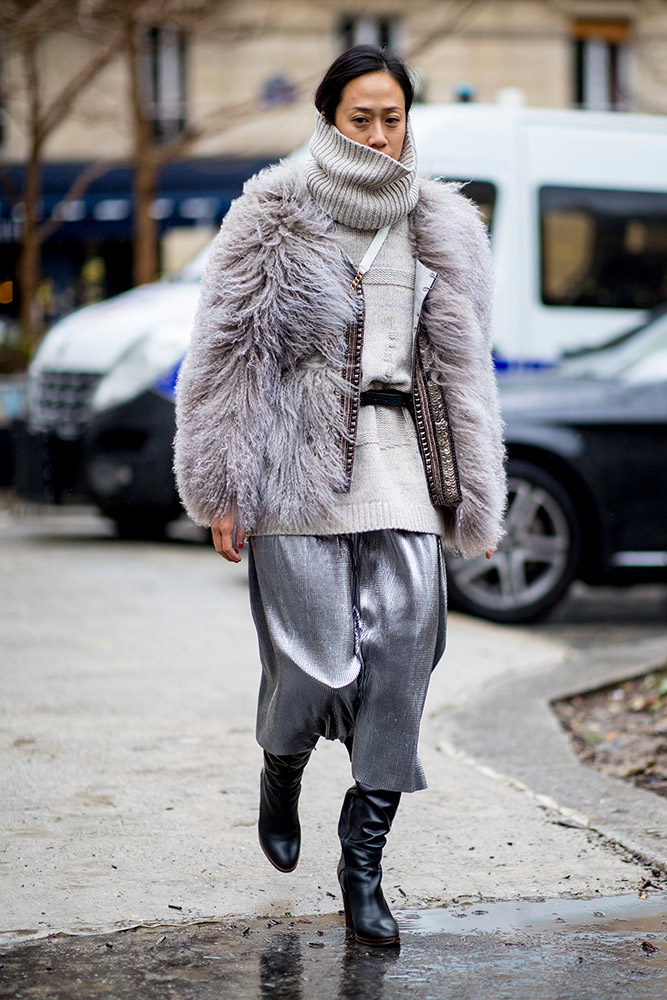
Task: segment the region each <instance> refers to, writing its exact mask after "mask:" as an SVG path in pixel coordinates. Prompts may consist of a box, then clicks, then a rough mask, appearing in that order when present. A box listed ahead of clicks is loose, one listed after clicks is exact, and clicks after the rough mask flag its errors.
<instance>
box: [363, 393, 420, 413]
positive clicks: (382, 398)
mask: <svg viewBox="0 0 667 1000" xmlns="http://www.w3.org/2000/svg"><path fill="white" fill-rule="evenodd" d="M359 402H360V403H361V405H362V406H405V407H407V409H408V410H410V409H412V394H411V393H409V392H399V391H398V389H365V390H364V391H363V392H362V393H361V396H360V397H359Z"/></svg>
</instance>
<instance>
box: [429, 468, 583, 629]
mask: <svg viewBox="0 0 667 1000" xmlns="http://www.w3.org/2000/svg"><path fill="white" fill-rule="evenodd" d="M507 472H508V504H507V514H506V517H505V530H506V531H507V535H506V536H505V538H503V540H502V541H501V543H500V545H499V546H498V549H497V551H496V552H495V553H494V554H493V556H492V557H491V559H486V557H485V556H480V557H479V558H477V559H462V558H458V557H451V556H448V557H447V572H448V585H449V595H450V603H451V605H452V607H455V608H458V609H459V610H460V611H467V612H469V613H470V614H474V615H479V616H480V617H482V618H488V619H489V620H490V621H495V622H516V623H520V622H530V621H534V620H535V619H536V618H539V617H540V616H541V615H543V614H544V613H545V612H546V611H548V610H549V609H550V608H551V607H553V605H554V604H556V602H557V601H558V600H559V599H560V598H561V597H562V596H563V594H564V593H565V591H566V590H567V588H568V587H569V585H570V583H571V582H572V580H573V579H574V576H575V574H576V572H577V568H578V565H579V558H580V554H581V529H580V526H579V521H578V518H577V514H576V510H575V507H574V504H573V503H572V500H571V499H570V496H569V494H568V493H567V491H566V490H565V489H564V488H563V487H562V486H561V484H560V483H559V482H558V480H557V479H555V478H554V477H553V476H551V475H550V474H549V473H548V472H545V471H544V469H542V468H540V467H539V466H537V465H533V464H532V463H531V462H526V461H523V460H520V459H511V460H510V461H509V463H508V468H507Z"/></svg>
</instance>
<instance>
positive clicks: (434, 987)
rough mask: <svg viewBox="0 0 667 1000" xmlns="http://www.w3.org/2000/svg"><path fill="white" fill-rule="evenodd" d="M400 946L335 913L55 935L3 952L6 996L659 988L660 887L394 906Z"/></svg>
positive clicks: (432, 997)
mask: <svg viewBox="0 0 667 1000" xmlns="http://www.w3.org/2000/svg"><path fill="white" fill-rule="evenodd" d="M397 916H398V918H399V924H400V926H401V934H402V945H401V947H400V949H398V948H391V949H372V948H367V947H363V946H360V945H357V944H356V943H355V942H354V940H352V939H351V937H350V936H349V935H348V936H346V931H345V929H344V926H343V920H342V917H341V916H340V915H339V916H331V915H328V916H314V917H294V918H290V917H283V918H267V917H265V918H263V919H258V920H255V921H251V922H245V921H238V922H225V923H218V922H215V923H213V922H207V923H200V924H196V925H190V926H187V927H170V926H156V927H138V928H134V929H131V930H126V931H120V932H118V933H116V934H111V935H108V934H107V935H90V936H77V937H72V936H63V935H59V936H57V937H54V938H49V939H46V940H41V941H38V942H33V943H30V944H26V945H18V946H14V947H11V948H9V949H5V950H4V951H2V950H0V998H2V1000H9V998H11V1000H41V998H44V1000H47V998H48V1000H61V998H62V1000H65V998H67V1000H97V998H100V1000H101V998H104V1000H135V998H136V997H137V996H141V997H142V1000H163V998H164V997H167V996H169V997H178V998H182V1000H195V998H196V1000H214V998H215V1000H221V998H226V997H230V998H234V1000H265V998H268V997H272V998H274V1000H306V998H309V1000H310V998H336V1000H359V998H363V1000H394V998H398V997H405V996H406V995H407V996H410V997H415V998H418V1000H436V998H437V1000H447V998H450V997H451V998H456V1000H467V998H470V1000H473V998H474V1000H479V998H482V997H483V998H484V1000H501V998H502V1000H505V998H507V1000H510V998H511V1000H524V998H525V1000H529V998H530V1000H533V998H534V997H536V996H538V997H541V998H548V1000H559V998H563V1000H578V998H581V1000H584V998H585V1000H597V998H600V1000H615V998H617V997H618V998H619V1000H620V998H624V1000H635V998H636V1000H654V998H655V1000H658V998H660V1000H663V998H664V997H665V995H666V994H667V896H666V895H665V894H663V893H655V894H653V895H649V896H648V897H647V898H646V899H641V898H638V897H637V896H629V895H628V896H620V897H609V898H599V897H598V898H596V899H593V900H581V899H550V900H529V901H521V900H512V901H508V902H493V903H479V902H475V903H470V904H468V905H461V904H459V905H455V906H450V907H446V908H441V909H432V910H426V911H424V910H421V911H415V910H406V911H403V912H399V913H398V914H397Z"/></svg>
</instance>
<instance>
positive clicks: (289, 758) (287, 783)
mask: <svg viewBox="0 0 667 1000" xmlns="http://www.w3.org/2000/svg"><path fill="white" fill-rule="evenodd" d="M311 753H312V751H311V750H307V751H306V752H305V753H296V754H288V755H285V756H281V757H279V756H278V755H277V754H272V753H267V752H266V750H265V751H264V767H263V768H262V773H261V776H260V794H259V822H258V824H257V829H258V832H259V843H260V846H261V848H262V850H263V851H264V853H265V854H266V856H267V858H268V859H269V861H270V862H271V864H272V865H273V866H274V868H277V869H278V871H279V872H292V871H294V869H295V868H296V866H297V862H298V860H299V850H300V849H301V826H300V824H299V809H298V807H299V794H300V793H301V776H302V775H303V771H304V768H305V766H306V764H307V763H308V760H309V758H310V755H311Z"/></svg>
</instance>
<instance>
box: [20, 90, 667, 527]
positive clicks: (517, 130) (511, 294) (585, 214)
mask: <svg viewBox="0 0 667 1000" xmlns="http://www.w3.org/2000/svg"><path fill="white" fill-rule="evenodd" d="M412 118H413V124H414V130H415V134H416V139H417V147H418V149H419V154H420V170H421V171H422V173H425V174H427V175H429V176H432V177H441V178H443V179H447V178H449V179H455V180H456V179H458V180H462V181H465V182H467V188H466V190H467V192H468V194H469V195H470V196H471V197H473V198H474V199H475V200H476V201H477V202H478V204H479V205H480V208H481V210H482V211H483V213H484V215H485V217H486V219H487V221H488V224H489V227H490V232H491V239H492V247H493V252H494V255H495V261H496V270H497V275H498V281H497V292H496V301H495V326H494V341H495V346H496V353H497V364H498V367H499V369H501V370H502V369H504V368H513V367H516V366H525V365H530V366H535V365H543V364H547V365H548V364H552V363H553V362H554V360H555V359H556V358H557V356H558V354H559V353H560V351H561V350H563V349H564V348H573V347H577V348H579V347H584V346H590V345H595V344H599V343H601V342H603V341H604V340H605V339H608V338H609V337H610V336H611V335H613V334H615V333H618V332H619V331H620V330H623V329H627V328H628V326H630V325H631V324H635V323H638V322H640V321H641V320H642V319H643V318H644V317H645V315H646V310H648V309H650V308H651V307H653V306H655V305H656V304H657V303H659V302H661V301H664V300H666V299H667V119H664V118H658V117H650V116H641V115H622V114H609V113H607V114H605V113H593V112H584V111H559V110H539V109H535V108H524V107H509V106H503V105H497V106H484V105H445V106H435V105H424V106H419V107H416V108H415V109H414V112H413V114H412ZM303 155H304V152H303V151H300V152H297V153H296V154H295V156H297V157H298V156H303ZM203 262H204V255H202V256H200V257H199V258H198V259H197V260H195V261H194V262H193V264H192V265H191V266H190V267H189V268H186V270H185V271H184V272H183V274H182V275H181V276H180V278H179V280H175V281H174V280H171V281H162V282H159V283H156V284H155V285H152V286H145V287H143V288H139V289H135V290H134V291H132V292H129V293H126V294H125V295H122V296H119V297H117V298H116V299H112V300H109V301H108V302H107V303H102V304H100V305H97V306H91V307H88V308H85V309H82V310H79V311H78V312H76V313H74V314H72V315H71V316H69V317H67V318H66V319H64V320H62V321H61V322H60V323H58V324H56V325H55V326H54V327H53V328H52V330H51V331H50V332H49V333H48V334H47V336H46V337H45V338H44V340H43V342H42V344H41V346H40V348H39V350H38V352H37V354H36V356H35V358H34V360H33V363H32V365H31V368H30V393H29V402H28V407H27V416H26V422H25V427H24V431H23V439H22V443H21V446H20V449H19V452H20V455H19V457H20V467H19V471H18V478H19V490H20V492H21V493H22V495H24V496H26V497H28V498H33V499H51V500H55V501H56V502H58V501H64V500H68V499H72V498H77V497H79V498H86V499H89V500H92V501H93V502H95V503H96V504H97V505H98V506H99V508H100V509H101V510H102V511H103V512H104V513H105V514H108V515H109V516H110V517H112V518H113V519H114V520H115V521H116V522H117V524H118V525H119V528H120V530H121V531H122V532H124V533H141V532H142V531H145V530H147V529H149V528H150V530H151V531H154V530H156V529H158V528H159V527H164V525H165V524H166V523H167V522H168V521H169V520H170V519H172V518H174V517H176V516H177V515H178V513H179V512H180V507H179V505H178V500H177V497H176V493H175V490H174V486H173V481H172V478H171V472H170V469H171V440H172V436H173V429H174V416H173V386H174V383H175V378H176V374H177V371H178V367H179V364H180V361H181V359H182V357H183V355H184V353H185V350H186V348H187V342H188V338H189V334H190V328H191V324H192V317H193V314H194V309H195V302H196V298H197V281H198V279H199V276H200V274H201V270H202V268H203ZM84 427H85V428H86V432H85V433H86V439H85V445H84Z"/></svg>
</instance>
